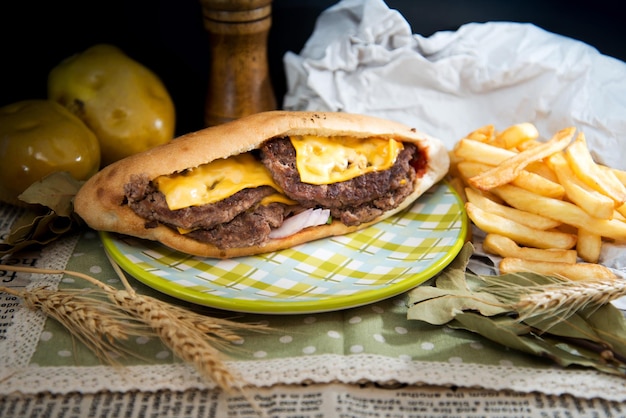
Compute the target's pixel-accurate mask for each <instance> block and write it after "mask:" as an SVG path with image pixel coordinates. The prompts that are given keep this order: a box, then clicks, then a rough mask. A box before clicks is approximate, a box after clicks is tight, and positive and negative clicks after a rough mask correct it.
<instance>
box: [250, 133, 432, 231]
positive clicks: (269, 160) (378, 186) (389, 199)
mask: <svg viewBox="0 0 626 418" xmlns="http://www.w3.org/2000/svg"><path fill="white" fill-rule="evenodd" d="M419 158H423V157H422V156H421V154H420V153H419V151H418V149H417V147H416V146H415V145H414V144H410V143H407V144H404V148H403V149H402V150H401V151H400V153H399V155H398V157H397V158H396V161H395V163H394V165H393V166H392V167H391V168H390V169H388V170H383V171H375V172H371V173H366V174H363V175H361V176H358V177H355V178H353V179H350V180H346V181H343V182H339V183H334V184H327V185H314V184H307V183H303V182H302V181H300V174H299V173H298V170H297V168H296V150H295V148H294V147H293V145H292V144H291V141H290V140H289V138H275V139H272V140H270V141H267V142H265V143H264V144H263V145H262V146H261V161H262V162H263V164H265V166H266V167H267V168H268V170H269V171H270V172H271V174H272V177H273V178H274V181H276V183H277V184H278V185H279V186H280V187H281V188H282V189H283V191H284V192H285V194H286V195H287V196H289V197H290V198H291V199H293V200H296V201H298V202H299V203H300V204H301V205H302V206H304V207H308V208H314V207H324V208H328V209H330V211H331V214H332V216H333V217H334V218H338V219H340V220H341V222H342V223H344V224H346V225H349V226H352V225H359V224H361V223H365V222H369V221H371V220H373V219H375V218H377V217H378V216H380V215H382V213H383V212H386V211H389V210H391V209H394V208H396V207H397V206H398V205H399V204H400V203H401V202H402V201H404V199H405V198H406V197H407V196H408V195H409V194H411V192H413V188H414V182H415V176H416V172H415V169H414V168H413V167H414V166H417V165H419V164H417V163H416V162H415V161H414V160H415V159H419Z"/></svg>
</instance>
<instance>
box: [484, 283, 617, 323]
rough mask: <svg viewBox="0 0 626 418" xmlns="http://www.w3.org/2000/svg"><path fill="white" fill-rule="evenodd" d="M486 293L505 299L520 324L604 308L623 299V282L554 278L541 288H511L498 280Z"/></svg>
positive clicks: (515, 286)
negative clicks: (537, 317)
mask: <svg viewBox="0 0 626 418" xmlns="http://www.w3.org/2000/svg"><path fill="white" fill-rule="evenodd" d="M488 280H489V282H490V283H491V285H490V286H488V287H487V288H486V290H487V291H489V292H490V293H493V294H494V295H496V296H498V297H502V298H505V299H506V300H507V301H508V303H509V304H510V306H511V307H512V309H513V310H515V311H516V312H517V313H518V315H519V318H520V320H524V319H528V318H532V317H536V316H543V317H546V318H549V317H554V318H561V319H565V318H568V317H569V316H571V315H572V314H574V313H576V312H578V311H580V310H581V309H585V308H588V307H599V306H602V305H606V304H608V303H610V302H612V301H614V300H615V299H617V298H620V297H622V296H626V280H622V279H604V280H577V281H572V280H563V279H557V278H554V279H553V281H552V282H551V283H548V284H542V285H535V284H533V285H530V286H522V285H514V284H512V283H510V282H509V281H506V280H502V279H500V278H488Z"/></svg>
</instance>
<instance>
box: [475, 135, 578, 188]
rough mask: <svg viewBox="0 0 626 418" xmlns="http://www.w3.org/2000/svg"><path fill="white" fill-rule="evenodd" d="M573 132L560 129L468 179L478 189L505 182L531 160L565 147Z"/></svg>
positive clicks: (515, 175)
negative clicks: (539, 142) (542, 140)
mask: <svg viewBox="0 0 626 418" xmlns="http://www.w3.org/2000/svg"><path fill="white" fill-rule="evenodd" d="M574 132H575V128H566V129H562V130H560V131H559V132H557V133H556V134H555V135H554V136H553V137H552V138H551V139H550V140H549V141H547V142H544V143H542V144H540V145H537V146H536V147H532V148H529V149H527V150H525V151H522V152H520V153H518V154H515V156H513V157H511V158H509V159H507V160H505V161H503V162H501V163H500V164H498V165H497V166H495V167H494V168H492V169H490V170H488V171H485V172H484V173H481V174H479V175H478V176H474V177H472V178H470V179H469V180H468V181H469V183H470V184H471V185H472V186H473V187H474V188H476V189H480V190H490V189H492V188H494V187H498V186H501V185H503V184H507V183H509V182H511V181H512V180H513V179H514V178H515V177H517V176H518V175H519V173H520V171H521V170H523V169H524V168H525V167H526V166H527V165H528V164H530V163H531V162H534V161H539V160H541V159H542V158H545V157H548V156H550V155H551V154H554V153H555V152H558V151H561V150H562V149H564V148H566V147H567V146H568V145H569V143H570V142H571V140H572V137H573V136H574Z"/></svg>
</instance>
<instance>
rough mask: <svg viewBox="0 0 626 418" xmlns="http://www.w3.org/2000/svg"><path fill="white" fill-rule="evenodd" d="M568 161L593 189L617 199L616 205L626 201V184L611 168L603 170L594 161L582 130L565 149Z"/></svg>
mask: <svg viewBox="0 0 626 418" xmlns="http://www.w3.org/2000/svg"><path fill="white" fill-rule="evenodd" d="M565 155H566V157H567V161H568V163H569V165H570V167H571V168H572V171H574V173H576V175H577V176H578V177H579V178H580V179H581V180H583V181H584V182H585V183H587V184H588V185H589V186H590V187H592V188H593V189H595V190H597V191H599V192H600V193H602V194H604V195H605V196H608V197H610V198H611V199H613V200H614V201H615V207H620V206H621V205H623V204H624V203H626V186H624V185H623V184H622V183H621V182H620V181H619V179H618V178H617V176H615V174H614V173H613V172H612V171H610V170H603V169H602V168H600V166H599V165H598V164H596V163H595V161H593V158H592V157H591V153H590V152H589V149H588V148H587V141H586V139H585V135H584V134H583V133H582V132H581V133H579V134H578V136H577V137H576V139H575V140H574V141H573V142H572V144H571V145H570V146H569V147H568V148H567V150H566V151H565Z"/></svg>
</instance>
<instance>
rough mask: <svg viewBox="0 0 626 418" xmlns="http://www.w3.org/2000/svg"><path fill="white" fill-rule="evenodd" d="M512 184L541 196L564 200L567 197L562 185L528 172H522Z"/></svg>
mask: <svg viewBox="0 0 626 418" xmlns="http://www.w3.org/2000/svg"><path fill="white" fill-rule="evenodd" d="M511 184H513V185H515V186H517V187H521V188H522V189H526V190H529V191H531V192H534V193H537V194H540V195H541V196H546V197H553V198H555V199H562V198H563V196H565V188H564V187H563V186H562V185H561V184H559V183H555V182H554V181H551V180H548V179H547V178H545V177H542V176H540V175H539V174H535V173H531V172H530V171H526V170H522V171H520V173H519V175H518V176H517V177H515V178H514V179H513V181H512V182H511Z"/></svg>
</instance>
